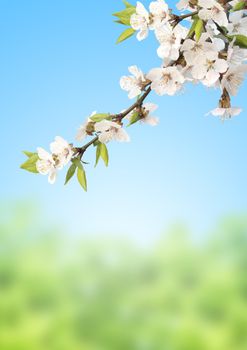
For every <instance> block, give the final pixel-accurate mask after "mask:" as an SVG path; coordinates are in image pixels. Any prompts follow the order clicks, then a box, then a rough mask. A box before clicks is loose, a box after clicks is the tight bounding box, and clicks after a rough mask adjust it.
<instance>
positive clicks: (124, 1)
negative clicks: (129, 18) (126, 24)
mask: <svg viewBox="0 0 247 350" xmlns="http://www.w3.org/2000/svg"><path fill="white" fill-rule="evenodd" d="M123 3H124V5H125V6H126V7H135V6H133V5H131V4H130V3H129V2H128V1H126V0H123Z"/></svg>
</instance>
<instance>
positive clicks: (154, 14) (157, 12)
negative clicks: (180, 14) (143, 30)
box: [149, 0, 170, 29]
mask: <svg viewBox="0 0 247 350" xmlns="http://www.w3.org/2000/svg"><path fill="white" fill-rule="evenodd" d="M149 10H150V13H151V16H150V18H151V23H150V24H149V28H150V29H154V28H157V27H160V26H161V25H162V24H164V23H166V22H167V21H168V20H169V18H170V16H169V7H168V5H167V3H166V2H165V1H164V0H157V1H152V2H151V3H150V5H149Z"/></svg>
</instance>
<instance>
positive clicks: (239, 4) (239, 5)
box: [232, 1, 247, 11]
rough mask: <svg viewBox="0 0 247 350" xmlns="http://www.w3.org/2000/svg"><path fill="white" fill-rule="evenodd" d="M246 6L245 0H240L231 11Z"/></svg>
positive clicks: (242, 8)
mask: <svg viewBox="0 0 247 350" xmlns="http://www.w3.org/2000/svg"><path fill="white" fill-rule="evenodd" d="M246 7H247V4H246V1H240V2H239V3H237V4H236V5H235V6H234V7H233V9H232V10H233V11H240V10H244V9H245V8H246Z"/></svg>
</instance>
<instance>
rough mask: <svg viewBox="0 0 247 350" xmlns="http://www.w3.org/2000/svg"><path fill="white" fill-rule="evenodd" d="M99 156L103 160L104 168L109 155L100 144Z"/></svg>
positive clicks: (102, 144)
mask: <svg viewBox="0 0 247 350" xmlns="http://www.w3.org/2000/svg"><path fill="white" fill-rule="evenodd" d="M100 156H101V158H102V159H103V161H104V163H105V166H108V163H109V154H108V149H107V147H106V145H105V144H104V143H101V145H100Z"/></svg>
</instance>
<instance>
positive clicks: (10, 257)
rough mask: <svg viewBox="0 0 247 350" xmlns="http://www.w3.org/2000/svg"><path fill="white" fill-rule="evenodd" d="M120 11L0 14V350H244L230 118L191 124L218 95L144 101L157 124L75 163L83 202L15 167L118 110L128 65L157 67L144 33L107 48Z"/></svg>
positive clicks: (111, 5)
mask: <svg viewBox="0 0 247 350" xmlns="http://www.w3.org/2000/svg"><path fill="white" fill-rule="evenodd" d="M148 3H149V2H148V1H144V4H148ZM170 5H171V6H174V3H173V2H170ZM121 8H122V4H121V1H120V0H119V1H116V0H106V1H104V2H103V1H99V2H89V1H87V2H86V1H82V0H70V1H69V0H42V1H41V0H37V1H34V0H21V1H19V0H0V44H1V55H0V75H1V79H0V101H1V103H0V109H1V111H0V112H1V128H0V134H1V135H0V136H1V148H0V157H1V160H2V161H1V185H0V195H1V211H0V349H3V350H22V349H23V350H29V349H30V350H33V349H34V350H36V349H37V350H39V349H52V350H53V349H58V350H60V349H61V350H63V349H66V350H67V349H72V350H74V349H75V350H76V349H86V350H87V349H90V350H91V349H93V350H98V349H99V350H101V349H102V350H105V349H106V350H108V349H109V350H111V349H114V350H115V349H117V350H118V349H131V350H132V349H133V350H136V349H137V350H138V349H141V350H146V349H147V350H159V349H161V350H163V349H165V350H166V349H168V350H194V349H195V350H204V349H205V350H207V349H210V350H216V349H217V350H222V349H224V350H235V349H236V350H244V349H246V348H247V336H246V334H247V277H246V273H247V257H246V255H247V254H246V253H247V215H246V214H247V196H246V194H247V191H246V178H247V164H246V144H247V139H246V127H247V119H246V112H243V113H242V114H241V115H240V116H238V117H236V118H234V119H232V120H230V121H227V122H225V123H221V122H220V121H219V120H218V119H217V118H214V117H209V116H208V117H206V116H205V114H206V113H207V112H208V111H209V110H211V109H212V108H214V107H215V106H216V105H217V100H218V97H219V91H214V90H212V91H211V90H208V89H205V88H203V87H200V86H186V88H185V89H184V91H183V92H182V93H180V94H179V95H178V96H175V97H162V98H159V97H156V96H155V95H153V96H152V97H150V101H152V102H155V103H157V104H159V109H158V111H157V116H159V117H160V125H159V126H158V127H156V128H151V127H148V126H139V125H135V126H133V127H132V128H129V133H130V136H131V139H132V142H131V143H130V144H124V145H123V144H117V143H116V144H111V145H109V152H110V165H109V167H108V168H107V169H106V168H105V167H104V166H103V165H102V164H100V165H99V166H98V167H97V169H94V168H93V158H94V155H93V153H92V152H91V153H90V152H89V153H88V155H87V160H88V161H89V162H91V165H89V166H88V170H87V173H88V182H89V186H88V187H89V190H88V193H84V192H83V191H82V190H81V189H80V187H79V185H78V184H77V183H76V181H72V182H71V183H70V184H69V185H68V186H66V187H64V186H63V182H64V176H65V173H64V174H59V179H58V182H57V183H56V185H54V186H50V185H49V184H48V183H47V179H46V178H45V177H41V176H35V175H33V174H29V173H26V172H24V171H21V170H20V169H19V165H20V163H22V162H23V160H24V156H23V155H22V153H21V151H22V150H30V151H32V150H35V149H36V147H37V146H43V147H45V148H48V146H49V143H50V142H51V141H52V140H53V138H54V136H56V135H61V136H63V137H64V138H65V139H67V140H69V141H73V140H74V136H75V133H76V130H77V128H78V126H79V125H80V124H81V123H82V122H83V121H84V119H85V117H86V116H87V115H89V114H91V112H92V111H94V110H97V111H99V112H118V111H120V110H122V109H124V108H125V107H126V106H128V104H129V103H130V101H129V100H128V98H127V96H126V93H125V92H123V91H121V89H120V87H119V78H120V77H121V76H122V75H124V74H126V73H127V67H128V66H130V65H132V64H137V65H138V66H140V67H141V68H142V69H143V70H144V71H148V70H149V69H150V68H152V67H154V66H158V65H159V64H160V61H159V59H158V58H157V57H156V55H155V50H156V48H157V43H156V42H155V40H154V38H153V37H152V35H150V38H149V39H148V40H146V41H145V42H142V43H139V42H137V40H135V38H131V39H130V40H128V41H127V42H125V43H123V44H121V45H115V41H116V38H117V37H118V35H119V34H120V32H121V30H122V29H123V28H121V26H117V25H116V24H114V23H113V18H112V17H111V14H112V13H113V12H116V11H117V10H120V9H121ZM246 91H247V85H246V84H244V86H242V88H241V90H240V93H239V95H238V97H236V98H235V99H234V105H237V106H242V107H243V109H244V110H245V109H246V108H247V105H246V103H247V102H246Z"/></svg>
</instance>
